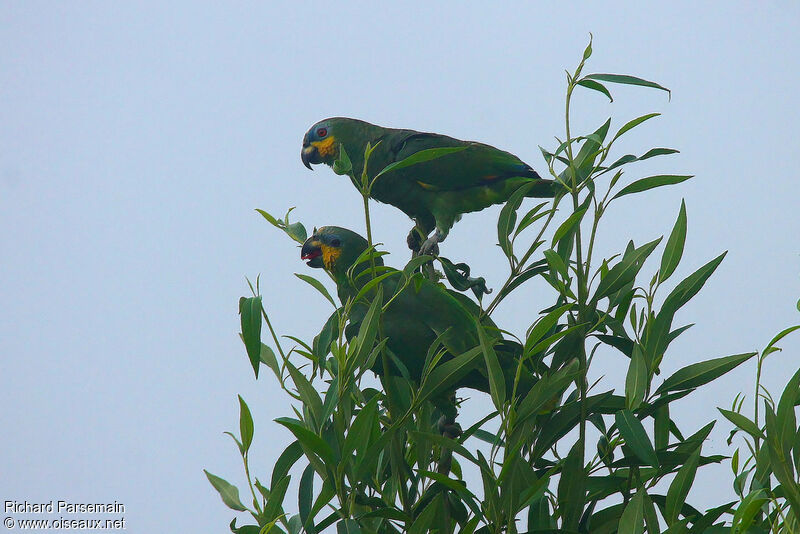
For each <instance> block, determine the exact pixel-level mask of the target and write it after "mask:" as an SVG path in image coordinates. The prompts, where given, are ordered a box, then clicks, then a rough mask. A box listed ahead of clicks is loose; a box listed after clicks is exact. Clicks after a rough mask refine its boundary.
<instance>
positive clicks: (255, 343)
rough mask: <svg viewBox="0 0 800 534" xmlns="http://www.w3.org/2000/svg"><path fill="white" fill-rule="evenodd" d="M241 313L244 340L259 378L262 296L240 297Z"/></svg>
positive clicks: (254, 370)
mask: <svg viewBox="0 0 800 534" xmlns="http://www.w3.org/2000/svg"><path fill="white" fill-rule="evenodd" d="M239 315H240V316H241V324H242V340H243V341H244V346H245V348H246V349H247V356H248V358H250V364H251V365H252V366H253V372H254V373H255V374H256V378H258V363H259V362H260V361H261V296H260V295H259V296H258V297H242V298H240V299H239Z"/></svg>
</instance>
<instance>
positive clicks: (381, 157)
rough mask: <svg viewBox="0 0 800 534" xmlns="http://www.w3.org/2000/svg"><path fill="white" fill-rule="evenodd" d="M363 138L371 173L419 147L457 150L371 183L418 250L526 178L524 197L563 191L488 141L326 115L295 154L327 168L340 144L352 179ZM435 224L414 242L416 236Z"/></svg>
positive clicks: (431, 247)
mask: <svg viewBox="0 0 800 534" xmlns="http://www.w3.org/2000/svg"><path fill="white" fill-rule="evenodd" d="M367 142H369V143H371V145H372V146H373V147H375V150H374V152H372V154H371V156H370V158H369V164H368V165H369V168H368V169H367V172H368V175H369V176H370V178H374V177H375V176H376V175H377V174H378V173H379V172H380V171H381V170H383V169H384V168H385V167H386V166H387V165H390V164H392V163H395V162H398V161H401V160H403V159H405V158H408V157H409V156H411V155H413V154H416V153H418V152H420V151H423V150H427V149H434V148H436V149H438V148H448V147H449V148H461V150H457V151H453V152H452V153H448V154H446V155H443V156H440V157H437V158H435V159H431V160H428V161H422V162H419V163H415V164H414V165H410V166H407V167H402V168H399V169H396V170H391V171H389V172H387V173H386V174H384V175H382V176H381V177H380V178H378V179H377V181H376V182H375V184H374V186H373V187H372V191H371V193H370V195H371V197H372V198H374V199H375V200H377V201H379V202H384V203H386V204H391V205H392V206H395V207H397V208H400V209H401V210H402V211H403V212H404V213H405V214H406V215H408V216H409V217H411V218H412V219H413V220H414V221H415V222H416V226H415V228H413V229H412V230H411V233H410V234H409V236H408V245H409V247H410V248H411V249H412V250H414V251H415V252H416V251H418V250H419V252H420V253H421V254H430V253H435V252H436V246H437V243H439V242H441V241H443V240H444V239H445V237H447V234H448V232H449V231H450V228H451V227H452V226H453V224H454V223H455V222H456V221H458V219H460V218H461V215H462V214H463V213H468V212H471V211H479V210H482V209H484V208H486V207H488V206H491V205H492V204H499V203H502V202H505V201H507V200H508V198H509V196H510V195H511V194H512V193H513V192H514V191H516V190H517V189H518V188H519V187H521V186H522V185H524V184H526V183H529V182H530V181H531V180H535V181H536V185H535V186H533V187H532V189H531V190H530V191H529V192H528V193H527V196H529V197H540V198H549V197H553V196H555V195H556V193H557V192H558V191H560V190H561V189H562V186H561V184H559V183H558V182H556V181H554V180H544V179H542V178H541V177H540V176H539V175H538V174H537V173H536V171H534V170H533V169H532V168H531V167H530V165H528V164H526V163H525V162H523V161H522V160H521V159H519V158H518V157H517V156H515V155H513V154H510V153H508V152H505V151H503V150H500V149H497V148H495V147H493V146H489V145H485V144H483V143H476V142H473V141H461V140H459V139H454V138H452V137H448V136H446V135H439V134H434V133H424V132H418V131H415V130H400V129H395V128H383V127H381V126H376V125H374V124H370V123H368V122H364V121H361V120H356V119H348V118H344V117H334V118H330V119H325V120H322V121H320V122H318V123H317V124H315V125H314V126H312V127H311V129H310V130H309V131H308V132H307V133H306V134H305V136H304V137H303V149H302V152H301V159H302V160H303V164H304V165H305V166H306V167H308V168H309V169H311V168H312V167H311V164H317V163H325V164H327V165H329V166H332V165H333V162H334V161H335V160H336V159H337V158H338V157H339V151H340V146H341V147H344V149H345V151H346V152H347V155H348V157H349V158H350V161H351V163H352V166H353V167H352V172H353V176H355V177H356V178H358V177H360V176H361V173H362V170H363V167H364V149H365V147H366V145H367ZM434 229H435V230H436V231H435V232H434V234H433V235H432V236H430V237H429V238H427V240H426V241H425V242H424V243H422V246H421V247H420V243H421V239H423V238H425V237H427V236H428V234H430V233H431V231H433V230H434Z"/></svg>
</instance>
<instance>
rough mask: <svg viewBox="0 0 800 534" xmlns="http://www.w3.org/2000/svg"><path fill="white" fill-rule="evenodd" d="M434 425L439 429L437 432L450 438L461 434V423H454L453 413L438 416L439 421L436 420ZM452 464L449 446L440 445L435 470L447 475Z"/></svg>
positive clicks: (451, 453) (451, 452)
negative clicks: (440, 448) (439, 453)
mask: <svg viewBox="0 0 800 534" xmlns="http://www.w3.org/2000/svg"><path fill="white" fill-rule="evenodd" d="M436 426H437V427H438V429H439V433H440V434H441V435H442V436H444V437H446V438H450V439H456V438H458V436H460V435H461V433H462V430H461V425H459V424H458V423H456V418H455V416H454V415H450V416H448V415H443V416H441V417H440V418H439V421H437V422H436ZM452 464H453V451H452V450H451V449H450V448H449V447H442V454H441V456H440V457H439V465H438V466H437V468H436V472H438V473H440V474H442V475H447V474H449V473H450V467H451V466H452Z"/></svg>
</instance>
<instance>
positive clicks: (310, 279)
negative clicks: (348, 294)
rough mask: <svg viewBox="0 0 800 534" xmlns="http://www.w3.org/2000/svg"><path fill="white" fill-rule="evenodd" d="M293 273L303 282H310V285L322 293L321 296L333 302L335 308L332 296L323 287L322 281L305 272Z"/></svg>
mask: <svg viewBox="0 0 800 534" xmlns="http://www.w3.org/2000/svg"><path fill="white" fill-rule="evenodd" d="M294 275H295V276H296V277H297V278H299V279H300V280H302V281H303V282H306V283H308V284H310V285H311V287H313V288H314V289H316V290H317V291H319V292H320V293H322V296H323V297H325V298H326V299H328V302H330V303H331V304H333V307H334V308H336V303H335V302H334V301H333V297H331V294H330V293H328V290H327V289H326V288H325V286H324V285H322V282H320V281H319V280H317V279H316V278H314V277H313V276H308V275H307V274H298V273H294Z"/></svg>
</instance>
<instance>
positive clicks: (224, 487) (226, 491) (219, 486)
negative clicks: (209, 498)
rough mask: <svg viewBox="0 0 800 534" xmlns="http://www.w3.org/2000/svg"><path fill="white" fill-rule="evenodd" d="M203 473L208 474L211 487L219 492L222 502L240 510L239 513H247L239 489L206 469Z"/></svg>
mask: <svg viewBox="0 0 800 534" xmlns="http://www.w3.org/2000/svg"><path fill="white" fill-rule="evenodd" d="M203 472H204V473H205V474H206V478H208V481H209V482H211V485H212V486H214V489H215V490H217V491H218V492H219V496H220V497H222V502H224V503H225V505H226V506H227V507H228V508H231V509H232V510H238V511H239V512H244V511H247V508H245V507H244V505H243V504H242V501H240V500H239V488H237V487H236V486H234V485H233V484H231V483H230V482H228V481H227V480H225V479H222V478H220V477H218V476H216V475H212V474H211V473H209V472H208V471H206V470H205V469H203Z"/></svg>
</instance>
